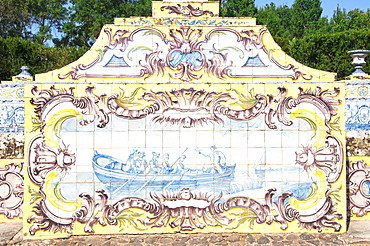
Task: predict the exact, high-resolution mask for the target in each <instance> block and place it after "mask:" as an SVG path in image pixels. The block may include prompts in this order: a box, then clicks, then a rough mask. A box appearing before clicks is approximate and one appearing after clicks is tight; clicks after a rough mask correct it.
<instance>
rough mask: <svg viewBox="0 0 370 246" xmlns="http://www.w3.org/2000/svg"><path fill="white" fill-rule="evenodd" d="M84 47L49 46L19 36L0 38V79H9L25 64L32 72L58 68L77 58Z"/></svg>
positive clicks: (84, 49)
mask: <svg viewBox="0 0 370 246" xmlns="http://www.w3.org/2000/svg"><path fill="white" fill-rule="evenodd" d="M86 50H87V49H86V48H79V49H78V48H74V47H63V48H56V47H54V48H51V47H46V46H43V45H41V44H38V43H34V42H31V41H27V40H23V39H19V38H7V39H2V38H0V80H11V77H12V76H14V75H17V74H19V73H20V72H21V70H20V67H21V66H23V65H27V66H28V67H29V68H30V70H31V71H30V72H31V73H32V74H36V73H43V72H46V71H50V70H53V69H56V68H60V67H62V66H64V65H66V64H68V63H71V62H73V61H75V60H77V59H78V58H79V57H80V56H81V55H82V54H83V53H84V52H86Z"/></svg>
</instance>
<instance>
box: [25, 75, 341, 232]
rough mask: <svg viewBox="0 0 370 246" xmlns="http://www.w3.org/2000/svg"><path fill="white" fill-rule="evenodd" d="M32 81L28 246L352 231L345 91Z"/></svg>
mask: <svg viewBox="0 0 370 246" xmlns="http://www.w3.org/2000/svg"><path fill="white" fill-rule="evenodd" d="M35 85H36V87H33V86H31V85H27V87H26V91H27V97H28V99H27V103H26V112H27V113H26V119H34V120H33V121H32V124H31V121H28V120H27V121H26V122H27V125H26V131H27V132H28V133H29V134H28V136H29V137H28V139H27V156H28V160H27V173H28V177H27V178H26V183H27V186H28V189H27V193H26V200H27V202H26V204H25V211H26V215H25V216H26V220H25V224H24V230H25V235H26V237H31V238H35V237H60V236H64V235H66V234H70V233H72V234H87V233H104V234H106V233H163V232H169V233H174V232H204V233H207V232H284V231H297V230H301V229H300V228H304V229H306V230H308V231H325V232H342V231H344V230H345V225H346V220H345V218H346V216H345V215H346V193H345V192H346V177H345V166H343V164H344V161H345V154H344V140H345V135H344V120H343V119H344V104H343V101H344V95H343V94H344V93H343V92H344V85H343V83H339V82H338V83H332V84H325V83H317V84H315V83H285V84H272V83H271V84H263V83H248V84H241V83H233V84H227V83H222V84H221V83H218V84H213V85H211V86H210V85H208V84H199V83H197V84H195V83H186V84H185V83H171V84H149V83H148V84H138V83H137V84H135V83H132V84H123V83H121V84H116V83H111V84H96V85H95V86H89V85H83V84H78V85H73V86H71V85H70V84H62V83H60V84H57V85H53V84H46V83H43V84H35ZM72 87H75V88H72ZM33 112H35V113H33Z"/></svg>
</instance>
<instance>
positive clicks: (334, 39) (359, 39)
mask: <svg viewBox="0 0 370 246" xmlns="http://www.w3.org/2000/svg"><path fill="white" fill-rule="evenodd" d="M369 41H370V28H368V29H363V30H348V31H345V32H337V33H328V34H323V33H319V34H314V35H310V36H306V37H303V38H302V39H294V40H292V41H291V42H290V43H289V45H287V46H286V51H287V53H288V54H289V55H291V56H292V57H294V58H295V59H296V60H297V61H299V62H301V63H303V64H305V65H307V66H309V67H313V68H317V69H321V70H326V71H331V72H335V73H337V74H338V79H339V80H341V79H344V78H345V77H346V76H348V75H350V74H351V73H352V72H353V71H354V68H353V66H352V65H351V63H352V58H351V57H350V56H349V55H348V51H349V50H353V49H370V42H369ZM364 71H365V72H367V73H370V68H369V66H365V67H364Z"/></svg>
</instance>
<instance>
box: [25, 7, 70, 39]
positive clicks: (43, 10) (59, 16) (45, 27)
mask: <svg viewBox="0 0 370 246" xmlns="http://www.w3.org/2000/svg"><path fill="white" fill-rule="evenodd" d="M27 1H28V6H29V13H30V16H31V23H32V24H31V25H32V27H31V28H32V29H34V30H36V31H35V32H34V35H33V37H32V40H33V41H35V42H37V43H39V44H45V43H46V42H47V41H50V40H52V39H53V34H54V33H58V32H60V31H61V28H62V26H63V23H64V22H65V21H66V20H67V17H68V9H67V2H68V1H67V0H27ZM54 39H56V38H54Z"/></svg>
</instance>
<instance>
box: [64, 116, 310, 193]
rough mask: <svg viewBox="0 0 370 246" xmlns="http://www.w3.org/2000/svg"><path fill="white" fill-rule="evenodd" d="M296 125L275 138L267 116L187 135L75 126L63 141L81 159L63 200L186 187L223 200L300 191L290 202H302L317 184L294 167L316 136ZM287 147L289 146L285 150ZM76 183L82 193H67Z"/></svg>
mask: <svg viewBox="0 0 370 246" xmlns="http://www.w3.org/2000/svg"><path fill="white" fill-rule="evenodd" d="M299 121H300V120H296V121H294V124H293V125H292V126H290V127H287V126H279V127H278V129H277V130H269V129H268V128H267V127H266V126H265V124H264V118H263V117H262V116H260V117H258V118H256V119H254V120H252V121H249V122H236V121H230V120H228V119H224V124H223V125H221V124H220V125H218V124H215V125H213V124H209V125H205V126H203V127H197V128H182V127H178V126H162V125H160V124H152V123H151V118H150V117H147V118H144V119H140V120H131V121H129V120H124V119H120V118H118V117H115V116H114V117H112V119H111V122H110V124H109V125H108V126H107V127H105V128H97V127H96V128H95V129H93V131H92V129H91V126H87V127H83V126H80V125H79V124H78V122H76V120H74V119H70V120H68V121H66V122H65V124H64V128H63V130H62V132H61V139H63V140H62V141H63V142H64V144H66V145H69V149H70V150H72V151H73V152H75V153H76V157H77V158H76V160H77V162H76V165H75V166H73V167H72V168H71V170H70V171H69V175H66V177H65V178H63V179H62V180H61V187H62V193H63V195H65V196H66V198H69V199H72V200H73V199H76V197H78V195H79V194H80V193H81V192H89V193H93V192H94V190H97V189H105V190H107V191H108V192H109V193H110V195H111V196H110V197H112V199H120V198H122V197H124V196H138V197H144V198H149V193H150V192H158V193H160V192H163V191H177V190H179V189H181V188H185V187H187V188H191V189H192V190H194V191H201V192H209V193H212V194H215V195H217V194H219V193H221V192H222V193H223V198H227V197H231V195H232V196H237V195H240V196H249V197H254V198H257V199H259V198H260V199H263V197H264V194H265V191H266V190H267V189H269V188H273V187H275V188H277V193H282V192H287V191H293V192H295V191H297V192H298V191H299V192H298V193H297V194H294V195H293V196H296V197H301V196H302V194H306V193H307V192H309V190H310V188H311V183H312V182H313V180H312V179H311V177H308V175H307V174H306V172H305V171H303V168H302V167H300V166H298V165H297V164H295V156H296V155H295V153H296V152H297V151H298V150H299V149H300V148H302V146H307V145H308V144H309V142H310V140H311V138H312V131H311V130H310V127H309V125H308V124H307V123H305V127H302V122H304V121H302V122H299ZM298 126H299V129H300V131H299V134H298ZM266 128H267V129H266ZM76 139H77V140H76ZM282 143H289V144H290V146H289V147H287V146H284V148H283V145H282ZM79 156H83V158H79ZM86 160H90V161H89V162H86ZM74 174H75V175H74ZM74 182H77V187H78V188H77V189H69V188H71V187H70V186H71V185H72V186H74V187H75V186H76V184H75V183H74ZM298 185H299V187H298ZM302 187H304V189H302ZM63 189H66V190H64V192H63ZM67 189H68V192H66V191H67ZM74 191H75V192H74Z"/></svg>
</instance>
